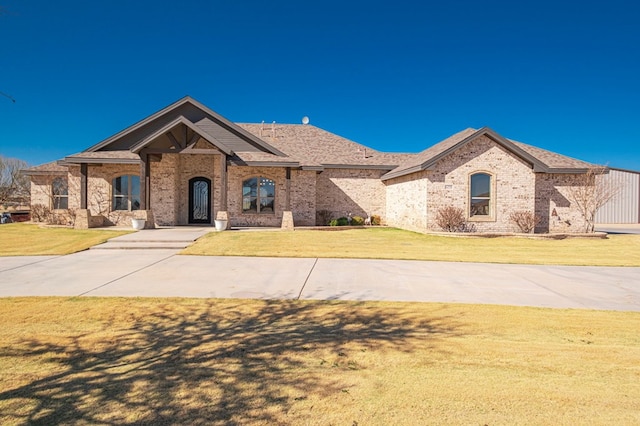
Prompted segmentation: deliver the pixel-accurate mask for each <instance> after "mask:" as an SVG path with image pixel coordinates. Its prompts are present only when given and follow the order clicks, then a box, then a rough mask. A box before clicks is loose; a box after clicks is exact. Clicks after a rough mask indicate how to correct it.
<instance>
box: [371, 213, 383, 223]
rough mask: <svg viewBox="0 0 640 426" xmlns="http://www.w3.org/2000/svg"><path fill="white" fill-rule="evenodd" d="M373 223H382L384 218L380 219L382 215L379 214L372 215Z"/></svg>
mask: <svg viewBox="0 0 640 426" xmlns="http://www.w3.org/2000/svg"><path fill="white" fill-rule="evenodd" d="M371 224H372V225H381V224H382V220H381V219H380V216H378V215H377V214H374V215H371Z"/></svg>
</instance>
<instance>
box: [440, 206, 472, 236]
mask: <svg viewBox="0 0 640 426" xmlns="http://www.w3.org/2000/svg"><path fill="white" fill-rule="evenodd" d="M465 222H466V220H465V217H464V211H463V210H462V209H461V208H459V207H452V206H448V207H442V208H440V209H439V210H438V214H436V225H438V226H439V227H440V228H442V230H444V231H446V232H462V231H463V230H464V229H465Z"/></svg>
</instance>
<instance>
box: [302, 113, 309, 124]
mask: <svg viewBox="0 0 640 426" xmlns="http://www.w3.org/2000/svg"><path fill="white" fill-rule="evenodd" d="M302 124H309V117H307V116H306V115H305V116H304V117H302Z"/></svg>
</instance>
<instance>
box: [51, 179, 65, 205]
mask: <svg viewBox="0 0 640 426" xmlns="http://www.w3.org/2000/svg"><path fill="white" fill-rule="evenodd" d="M51 194H52V196H53V200H52V201H53V208H54V209H68V208H69V184H68V182H67V179H66V178H62V177H57V178H55V179H54V180H53V182H52V184H51Z"/></svg>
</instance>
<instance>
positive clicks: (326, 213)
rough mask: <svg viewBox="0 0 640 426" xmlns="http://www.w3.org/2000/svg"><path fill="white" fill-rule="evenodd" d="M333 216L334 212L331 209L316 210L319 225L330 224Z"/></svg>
mask: <svg viewBox="0 0 640 426" xmlns="http://www.w3.org/2000/svg"><path fill="white" fill-rule="evenodd" d="M331 216H332V214H331V211H330V210H318V211H317V212H316V225H318V226H326V225H329V224H330V222H331ZM333 226H335V225H333Z"/></svg>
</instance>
